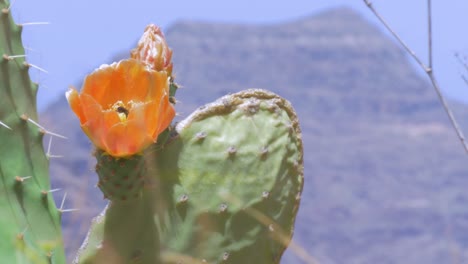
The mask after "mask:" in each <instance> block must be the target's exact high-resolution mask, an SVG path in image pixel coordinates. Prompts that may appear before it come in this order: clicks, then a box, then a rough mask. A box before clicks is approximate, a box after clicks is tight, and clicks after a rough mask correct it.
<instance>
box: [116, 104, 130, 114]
mask: <svg viewBox="0 0 468 264" xmlns="http://www.w3.org/2000/svg"><path fill="white" fill-rule="evenodd" d="M117 113H121V114H122V113H123V114H125V117H128V110H127V108H125V107H123V106H119V107H117Z"/></svg>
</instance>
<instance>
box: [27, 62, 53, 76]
mask: <svg viewBox="0 0 468 264" xmlns="http://www.w3.org/2000/svg"><path fill="white" fill-rule="evenodd" d="M24 66H26V67H28V68H29V67H33V68H34V69H36V70H38V71H41V72H43V73H49V72H48V71H46V70H44V69H43V68H41V67H39V66H37V65H34V64H31V63H29V62H24Z"/></svg>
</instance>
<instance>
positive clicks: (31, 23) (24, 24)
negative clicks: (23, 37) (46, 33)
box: [18, 22, 50, 27]
mask: <svg viewBox="0 0 468 264" xmlns="http://www.w3.org/2000/svg"><path fill="white" fill-rule="evenodd" d="M34 25H50V22H28V23H22V24H19V25H18V26H20V27H23V26H34Z"/></svg>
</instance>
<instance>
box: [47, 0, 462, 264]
mask: <svg viewBox="0 0 468 264" xmlns="http://www.w3.org/2000/svg"><path fill="white" fill-rule="evenodd" d="M166 36H167V38H168V42H169V44H170V45H171V46H172V48H173V50H174V58H173V59H174V65H175V73H176V80H177V82H178V83H180V84H181V85H182V86H183V87H184V88H183V89H181V90H180V91H179V92H178V94H177V98H178V100H179V101H180V103H179V104H178V105H177V109H178V112H179V113H180V115H181V116H180V117H179V119H178V120H180V119H182V118H183V117H185V116H187V115H188V114H189V113H190V112H191V111H193V110H194V109H195V108H196V107H197V106H200V105H203V104H206V103H208V102H210V101H213V100H215V99H216V98H218V97H220V96H222V95H224V94H226V93H231V92H236V91H239V90H242V89H246V88H265V89H269V90H272V91H274V92H275V93H278V94H280V95H282V96H283V97H285V98H286V99H288V100H290V101H291V102H292V104H293V105H294V106H295V108H296V110H297V112H298V115H299V118H300V119H301V125H302V131H303V140H304V146H305V177H306V179H305V189H304V193H303V198H302V205H301V207H300V211H299V215H298V218H297V222H296V231H295V236H294V240H295V242H296V244H297V245H299V246H300V247H303V248H304V249H306V251H307V252H308V253H309V254H311V255H312V256H313V257H314V258H315V259H317V260H318V262H319V263H321V264H328V263H330V264H331V263H333V264H335V263H336V264H342V263H346V264H353V263H356V264H366V263H369V264H374V263H379V264H386V263H389V264H390V263H412V264H413V263H424V264H431V263H434V264H435V263H437V264H439V263H468V232H466V230H467V228H468V192H467V191H466V186H468V166H467V162H466V161H467V159H466V157H465V156H464V155H463V154H464V153H463V149H462V147H461V146H460V144H459V142H458V140H457V138H456V135H455V133H454V131H453V129H452V128H451V127H450V125H449V123H448V121H447V117H446V116H445V114H444V112H443V110H442V107H441V106H440V104H439V102H438V101H437V98H436V94H435V92H434V91H433V89H432V88H431V86H430V85H429V84H428V82H427V81H426V80H425V79H424V78H423V77H421V76H420V75H419V74H418V73H417V72H416V71H415V70H414V68H413V66H412V65H411V64H410V63H409V61H408V58H407V56H406V55H405V53H404V52H403V51H402V50H401V49H400V48H399V47H398V46H397V45H396V44H395V43H394V42H393V41H392V40H390V39H389V38H388V37H387V36H386V35H385V34H383V33H382V32H380V31H379V30H378V29H377V28H375V27H374V26H372V25H370V23H369V22H368V21H366V20H365V19H363V18H362V17H361V16H360V15H359V14H357V13H356V12H355V11H353V10H351V9H334V10H329V11H327V12H324V13H321V14H319V15H315V16H311V17H304V18H302V19H299V20H296V21H292V22H289V23H282V24H276V25H260V26H253V25H234V24H217V23H202V22H192V21H188V22H180V23H177V24H175V25H173V26H172V27H171V28H169V29H168V31H167V33H166ZM97 66H98V65H97ZM90 70H91V69H90ZM454 107H455V110H456V113H457V115H458V116H459V117H465V118H464V119H465V120H468V108H467V107H465V106H464V105H458V104H455V105H454ZM42 121H43V122H44V123H46V124H48V127H50V129H51V130H52V131H57V132H59V133H61V134H64V135H66V136H67V137H68V138H69V139H68V140H67V141H62V140H61V141H58V140H54V142H53V144H52V150H51V151H52V154H58V155H64V156H65V157H64V158H62V159H56V160H53V162H52V164H51V170H52V174H53V177H54V178H53V183H54V184H53V185H54V187H62V188H64V189H65V190H67V192H68V197H69V198H68V199H67V201H66V206H67V207H73V208H80V211H79V212H77V213H74V214H70V215H64V226H65V228H66V232H65V236H66V241H67V247H68V250H69V252H70V254H73V253H74V252H76V248H77V247H78V246H79V244H80V243H81V242H82V238H83V236H84V234H85V233H86V231H87V228H88V226H89V221H90V220H91V217H93V216H94V215H97V214H98V213H99V211H100V210H101V209H102V208H103V206H104V205H105V203H106V202H105V201H104V200H103V199H102V195H101V194H100V191H99V189H97V188H95V187H94V185H95V183H96V179H97V177H96V176H95V174H94V171H93V169H92V168H93V161H92V158H91V155H90V152H91V145H90V143H89V141H88V140H87V139H86V137H85V136H84V134H83V133H82V132H81V130H80V128H79V125H78V120H77V119H76V117H75V116H74V115H73V114H72V113H71V111H70V109H69V107H68V105H67V103H66V101H65V99H63V100H60V101H58V102H56V103H54V104H52V105H51V106H50V107H49V108H48V109H47V111H45V112H44V113H43V116H42ZM58 198H59V200H60V198H61V197H58ZM282 263H287V264H289V263H294V264H296V263H303V262H301V261H300V259H299V258H298V257H297V256H296V253H295V250H294V249H292V248H291V249H289V250H288V251H287V253H286V255H285V256H284V258H283V262H282Z"/></svg>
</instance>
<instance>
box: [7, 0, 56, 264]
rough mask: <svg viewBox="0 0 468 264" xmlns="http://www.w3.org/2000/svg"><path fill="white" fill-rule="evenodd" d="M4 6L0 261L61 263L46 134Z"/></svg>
mask: <svg viewBox="0 0 468 264" xmlns="http://www.w3.org/2000/svg"><path fill="white" fill-rule="evenodd" d="M8 5H9V4H8V2H7V1H4V0H0V11H1V13H0V98H1V103H0V121H1V122H2V123H3V124H4V125H5V126H3V125H0V139H1V140H0V210H1V211H2V213H1V214H0V256H2V260H1V262H2V263H35V264H37V263H65V254H64V249H63V245H62V235H61V227H60V212H59V210H58V209H57V208H56V206H55V203H54V201H53V199H52V197H51V194H50V192H49V191H50V180H49V174H48V173H49V172H48V159H47V157H46V155H45V153H44V149H43V146H42V139H43V136H44V133H46V131H45V130H44V129H42V128H41V127H39V126H37V125H36V124H34V122H35V121H37V112H36V93H37V89H38V86H37V84H35V83H33V82H31V80H30V78H29V73H28V69H29V64H28V63H27V62H26V61H25V60H24V57H21V55H24V54H25V53H24V48H23V46H22V43H21V29H22V27H21V26H19V25H16V24H15V23H14V22H13V19H12V17H11V13H10V10H9V9H8ZM31 121H33V122H31ZM6 126H7V127H6Z"/></svg>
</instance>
